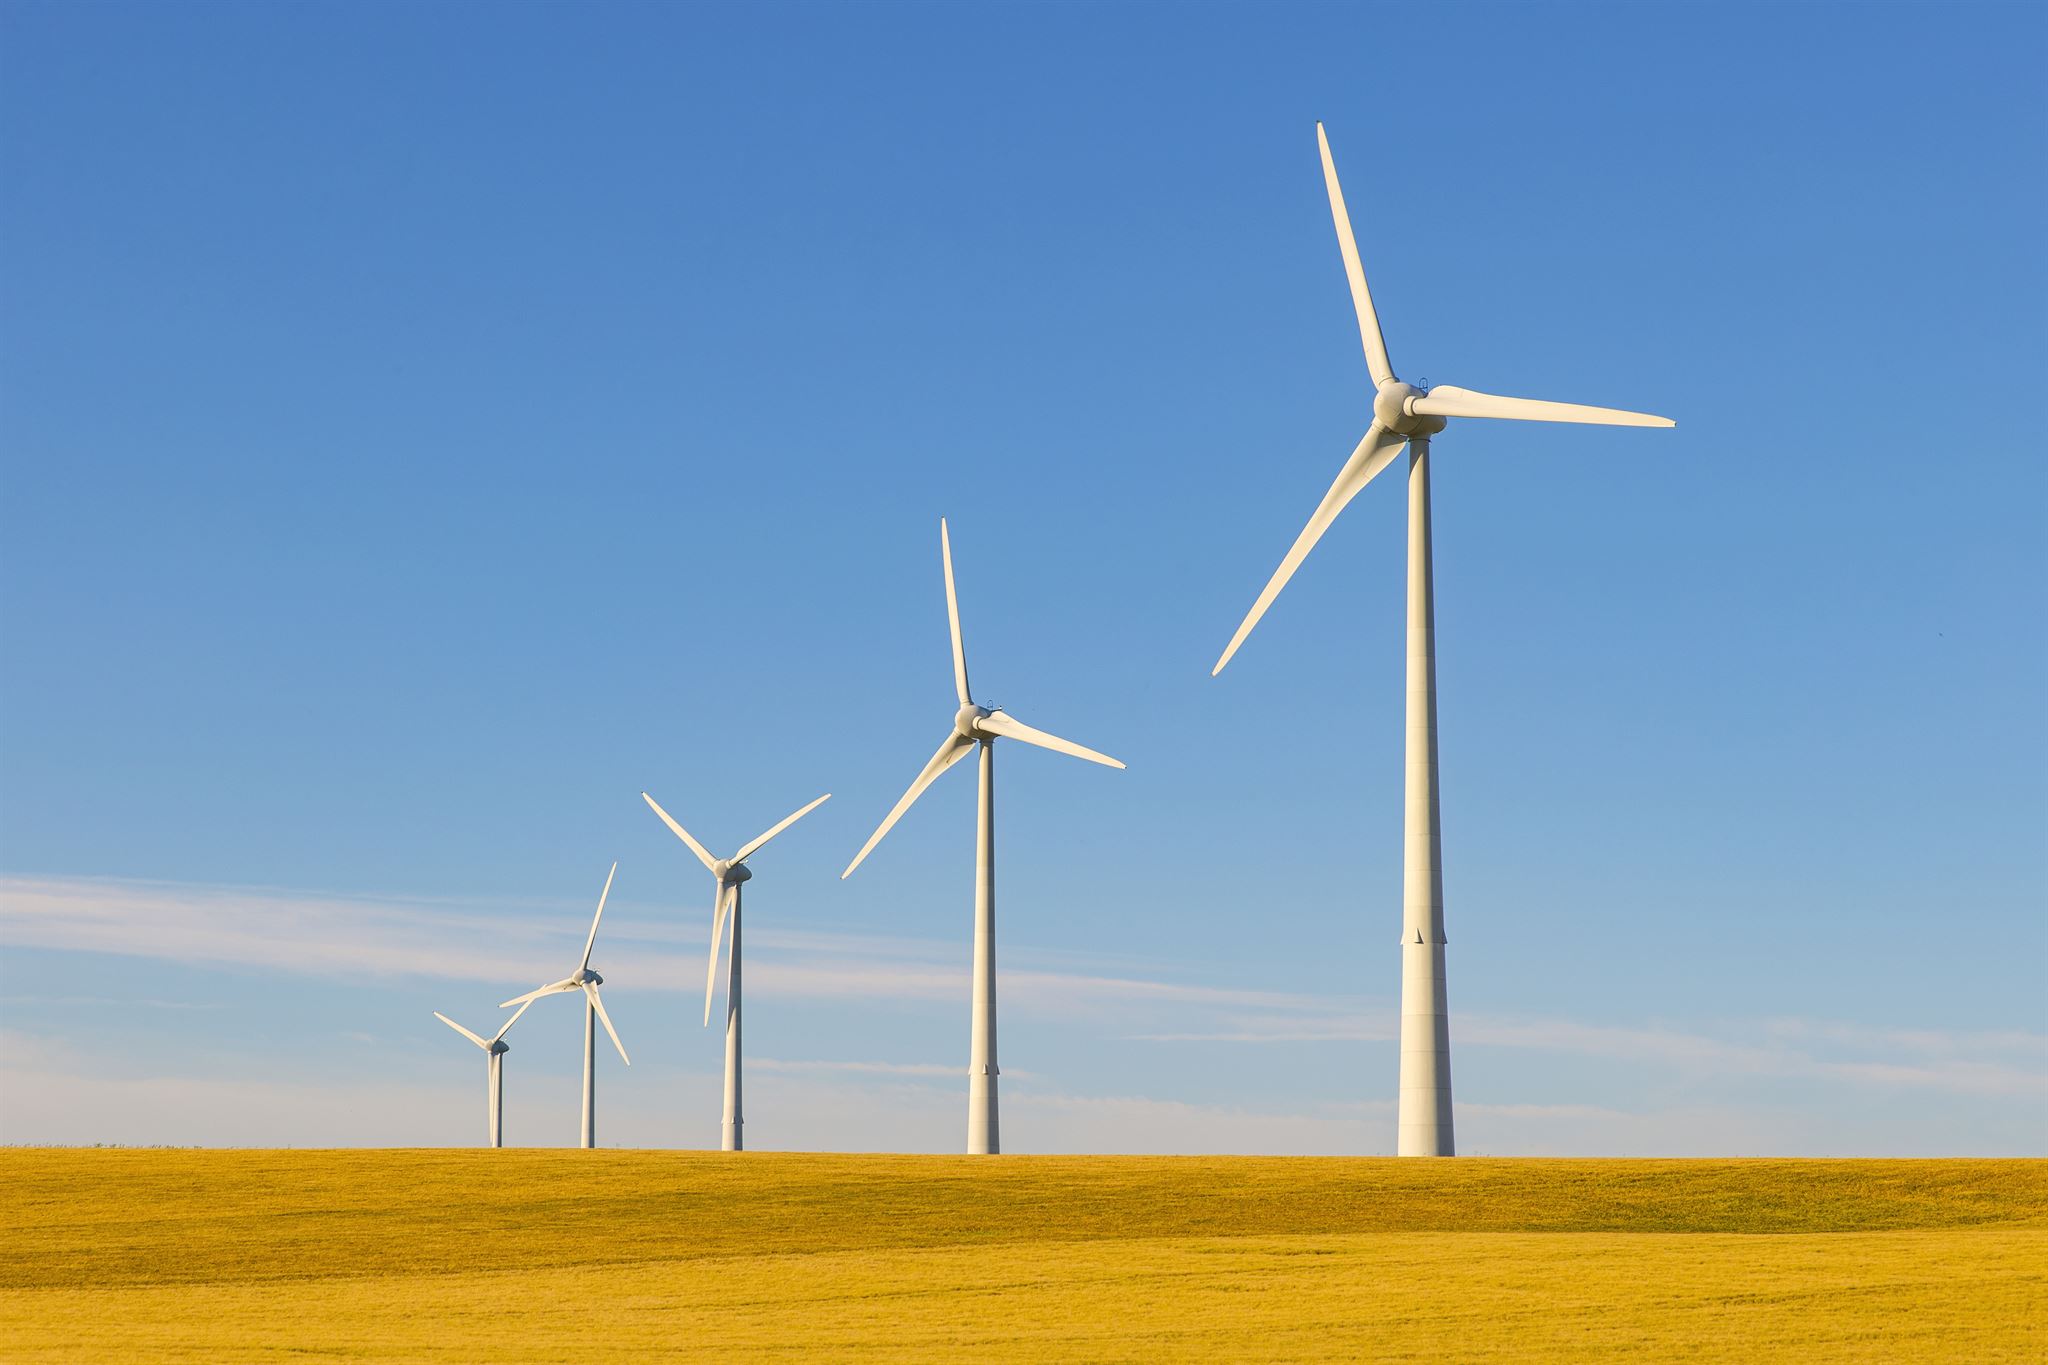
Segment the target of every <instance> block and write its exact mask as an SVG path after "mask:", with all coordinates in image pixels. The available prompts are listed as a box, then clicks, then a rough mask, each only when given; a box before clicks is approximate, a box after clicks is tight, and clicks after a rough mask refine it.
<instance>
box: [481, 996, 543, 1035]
mask: <svg viewBox="0 0 2048 1365" xmlns="http://www.w3.org/2000/svg"><path fill="white" fill-rule="evenodd" d="M532 1004H533V1001H531V1000H529V1001H527V1002H526V1004H524V1005H521V1006H520V1007H519V1010H518V1012H517V1013H515V1014H514V1015H513V1016H512V1017H511V1018H510V1019H507V1020H506V1021H505V1027H503V1028H501V1029H499V1030H498V1036H497V1037H496V1038H493V1039H491V1041H492V1042H494V1043H495V1042H499V1041H502V1040H503V1038H504V1037H505V1035H506V1034H508V1033H510V1032H511V1031H512V1026H513V1025H514V1024H516V1023H518V1022H519V1016H520V1015H521V1014H524V1013H526V1011H527V1009H528V1007H530V1006H531V1005H532Z"/></svg>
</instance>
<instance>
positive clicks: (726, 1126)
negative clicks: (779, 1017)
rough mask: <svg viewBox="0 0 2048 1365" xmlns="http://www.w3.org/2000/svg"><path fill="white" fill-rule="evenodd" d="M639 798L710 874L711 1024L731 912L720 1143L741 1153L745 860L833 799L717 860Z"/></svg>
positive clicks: (707, 990) (707, 994)
mask: <svg viewBox="0 0 2048 1365" xmlns="http://www.w3.org/2000/svg"><path fill="white" fill-rule="evenodd" d="M640 799H641V800H642V801H645V802H646V803H647V804H648V805H649V806H651V807H652V808H653V810H654V813H655V814H656V815H659V816H660V817H661V822H662V823H663V824H664V825H667V826H668V827H669V828H670V829H671V830H673V831H675V836H676V838H678V839H681V840H682V841H683V842H684V843H685V844H687V845H689V848H690V852H692V853H694V854H696V855H697V861H698V862H700V863H702V864H704V867H705V870H707V871H708V872H710V873H711V877H712V881H713V883H714V887H715V889H714V890H713V891H712V893H711V962H710V965H708V966H707V967H705V969H704V1023H705V1026H706V1027H709V1026H710V1024H711V997H712V994H713V992H715V991H716V990H717V981H718V941H719V936H720V934H721V933H722V932H723V930H724V928H725V923H726V915H727V913H728V911H730V913H731V916H732V949H731V955H730V956H729V957H728V958H727V959H726V977H725V1116H724V1117H723V1118H722V1119H721V1120H720V1121H719V1133H720V1138H719V1146H720V1148H721V1149H722V1150H724V1151H728V1152H737V1151H739V1150H740V1149H741V1147H742V1145H743V1143H742V1140H741V1137H740V1127H741V1125H742V1124H743V1123H744V1122H745V1120H744V1119H742V1118H741V1117H740V884H741V883H743V882H746V881H749V880H751V879H752V878H753V875H754V874H753V872H752V871H751V870H750V869H749V868H748V867H747V859H749V858H751V857H753V856H754V855H755V854H756V853H759V852H760V851H761V850H762V849H763V848H764V847H766V846H767V843H768V841H769V840H770V839H773V838H774V837H775V836H776V835H778V834H780V833H782V831H784V830H786V829H788V828H789V827H790V826H791V825H793V824H795V823H796V822H797V821H799V820H801V819H803V818H804V817H805V816H806V815H809V814H810V813H811V812H812V811H814V810H816V809H817V808H818V807H819V806H822V805H824V804H825V803H826V802H827V801H829V800H831V799H832V793H831V792H826V793H825V794H824V795H823V796H821V797H819V798H818V799H817V800H815V801H813V802H811V804H810V805H808V806H805V807H804V808H803V809H802V810H800V811H798V812H797V813H796V814H794V815H791V816H787V817H785V818H784V819H783V820H782V821H781V822H780V823H778V824H776V825H775V826H774V827H772V828H771V829H770V830H769V831H768V832H767V833H766V834H763V835H762V836H760V837H759V838H758V839H755V840H753V841H752V842H750V843H748V844H745V845H743V846H742V847H741V848H740V851H739V852H737V853H735V854H733V855H732V856H731V857H730V858H714V857H712V856H711V855H710V854H709V853H707V852H705V851H704V845H702V844H700V843H698V842H697V841H696V840H695V839H693V838H691V837H690V831H688V830H686V829H684V828H683V827H682V826H681V825H679V824H677V823H676V820H675V817H674V816H672V815H670V814H669V813H668V812H667V811H665V810H663V809H662V808H661V804H660V803H659V802H657V801H656V800H655V799H654V798H653V797H651V796H649V795H648V794H647V793H646V792H641V793H640Z"/></svg>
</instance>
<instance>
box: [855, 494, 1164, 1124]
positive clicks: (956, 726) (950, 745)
mask: <svg viewBox="0 0 2048 1365" xmlns="http://www.w3.org/2000/svg"><path fill="white" fill-rule="evenodd" d="M939 556H940V558H941V560H942V561H943V562H944V564H945V569H946V623H947V625H948V627H949V628H950V630H951V632H952V636H953V690H954V692H955V693H956V694H957V695H958V697H959V700H960V709H959V710H958V711H955V712H954V713H953V729H952V731H951V732H950V733H949V734H948V735H947V736H946V738H945V739H944V740H943V741H941V742H940V744H939V751H938V752H937V753H935V754H933V755H932V758H931V762H929V763H927V764H925V765H924V771H923V772H921V773H919V774H918V775H917V780H916V781H914V782H912V783H911V784H910V790H909V791H907V792H905V793H903V796H902V798H901V799H900V800H898V801H897V802H896V805H895V807H894V808H893V809H891V810H890V812H889V813H888V815H886V816H884V817H883V819H882V823H881V824H880V825H878V826H876V828H875V832H874V833H873V834H871V835H869V836H868V841H867V842H866V843H865V844H862V845H861V849H860V852H858V853H856V854H854V855H853V861H852V862H850V863H848V864H847V865H846V871H844V872H842V873H840V874H839V876H840V879H841V880H842V881H843V880H845V879H846V878H847V877H850V876H852V875H853V870H854V869H855V868H856V867H859V866H860V865H861V861H862V860H863V859H864V858H866V857H867V856H868V854H869V853H871V852H873V851H874V847H875V845H876V844H879V843H880V842H882V836H883V835H885V834H887V833H888V832H889V831H890V829H891V828H893V827H894V826H895V824H896V822H897V821H898V820H900V819H902V818H903V812H905V811H907V810H909V809H910V805H911V803H912V802H913V801H915V800H917V798H918V797H919V796H920V795H922V794H923V793H924V789H925V788H926V787H929V786H930V785H931V784H932V783H933V782H934V781H936V780H937V779H938V776H939V774H940V773H942V772H944V771H946V769H948V768H950V767H952V766H953V765H954V764H955V763H958V762H959V761H960V760H961V759H963V758H965V757H967V753H968V751H969V750H971V749H974V748H976V747H979V748H980V750H981V799H980V807H979V811H978V814H977V815H976V817H975V825H974V1006H973V1025H972V1027H973V1033H972V1037H971V1040H970V1043H969V1047H968V1061H967V1150H968V1152H970V1153H973V1154H981V1153H988V1152H999V1151H1001V1150H1002V1144H1001V1140H1000V1136H999V1134H998V1131H997V1124H996V1076H997V1075H998V1074H999V1073H998V1072H997V1069H996V770H995V761H996V760H995V753H996V741H997V740H998V739H1016V740H1022V741H1023V742H1024V743H1026V744H1035V745H1037V746H1038V747H1039V748H1041V749H1051V750H1052V751H1053V752H1055V753H1062V754H1072V755H1073V756H1074V757H1075V758H1085V759H1087V760H1088V761H1089V762H1090V763H1101V764H1104V765H1106V766H1108V767H1111V768H1121V767H1123V766H1124V765H1123V764H1121V763H1119V762H1117V761H1116V760H1115V759H1113V758H1111V757H1110V756H1109V755H1107V754H1099V753H1096V752H1095V750H1093V749H1087V748H1083V747H1082V746H1081V745H1079V744H1076V743H1074V742H1073V741H1071V740H1065V739H1061V738H1060V737H1059V736H1057V735H1049V734H1047V733H1046V732H1045V731H1043V730H1034V729H1032V728H1031V727H1030V726H1029V725H1026V724H1024V723H1023V722H1022V721H1018V720H1013V719H1011V717H1010V716H1009V715H1008V714H1007V713H1005V712H1003V711H1000V710H997V709H996V708H994V707H992V706H978V705H976V704H975V702H974V700H973V694H972V693H971V692H970V691H969V690H968V686H967V650H966V647H965V646H964V645H962V644H961V642H960V603H959V599H958V598H957V597H956V596H955V594H954V591H953V542H952V539H951V537H950V536H949V534H948V533H947V530H946V521H945V518H943V517H941V518H940V519H939Z"/></svg>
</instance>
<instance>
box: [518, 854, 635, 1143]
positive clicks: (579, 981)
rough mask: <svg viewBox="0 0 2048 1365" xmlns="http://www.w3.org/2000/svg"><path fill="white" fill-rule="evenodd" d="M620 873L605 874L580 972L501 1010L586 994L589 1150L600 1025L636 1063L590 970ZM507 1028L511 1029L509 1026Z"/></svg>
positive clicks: (627, 1060)
mask: <svg viewBox="0 0 2048 1365" xmlns="http://www.w3.org/2000/svg"><path fill="white" fill-rule="evenodd" d="M618 872H619V865H618V864H617V863H613V864H612V870H611V871H610V872H607V873H606V874H605V878H604V890H603V891H601V892H599V893H598V897H597V913H596V914H595V915H593V916H592V917H591V920H590V937H589V938H587V939H585V940H584V941H583V961H582V962H580V963H578V964H577V967H576V970H575V971H574V972H573V973H571V974H570V975H568V976H565V977H563V978H562V979H561V980H560V981H556V982H553V983H552V984H550V985H546V986H541V987H537V988H536V989H534V990H530V991H528V992H527V993H526V994H524V995H515V996H513V997H512V998H511V999H510V1000H507V1001H506V1002H505V1003H504V1004H503V1005H501V1006H499V1008H500V1009H510V1008H511V1007H512V1006H514V1005H518V1006H519V1007H520V1008H521V1009H524V1008H525V1007H526V1006H527V1005H530V1004H532V1003H533V1002H534V1001H536V1000H538V999H540V998H541V997H542V996H544V995H562V994H564V993H566V992H569V991H579V990H580V991H582V992H583V1145H584V1146H585V1147H595V1146H597V1026H598V1023H599V1022H600V1021H602V1022H603V1024H604V1031H605V1032H606V1033H609V1034H610V1035H611V1036H612V1046H613V1047H615V1048H617V1049H618V1050H619V1060H620V1061H622V1062H624V1063H625V1064H626V1065H627V1066H631V1065H633V1059H632V1058H631V1057H628V1056H627V1055H626V1045H625V1044H624V1043H622V1042H620V1041H619V1031H618V1030H617V1029H615V1028H613V1027H612V1017H611V1016H610V1015H609V1014H606V1013H605V1012H604V1001H603V1000H602V999H600V998H599V997H598V994H597V988H598V987H599V986H600V985H602V984H603V982H604V978H603V977H601V976H599V975H598V974H597V973H596V972H593V971H592V970H590V950H591V949H592V948H593V947H595V946H596V944H597V926H598V922H599V921H600V920H602V919H603V918H604V901H605V897H606V896H609V895H611V893H612V878H613V877H615V876H617V875H618ZM513 1017H514V1018H517V1017H518V1016H517V1015H514V1016H513ZM507 1027H510V1026H509V1025H508V1026H507Z"/></svg>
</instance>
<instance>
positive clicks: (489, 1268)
mask: <svg viewBox="0 0 2048 1365" xmlns="http://www.w3.org/2000/svg"><path fill="white" fill-rule="evenodd" d="M0 1188H4V1190H5V1191H6V1193H5V1198H4V1202H0V1220H4V1228H0V1248H4V1250H0V1360H4V1361H7V1362H10V1365H30V1363H31V1362H47V1361H77V1360H106V1361H121V1362H131V1361H132V1362H154V1361H206V1362H239V1361H283V1360H292V1361H305V1360H349V1361H461V1362H484V1361H490V1362H526V1361H534V1362H540V1361H546V1362H559V1361H573V1362H579V1363H580V1362H601V1361H628V1360H632V1361H645V1360H709V1359H713V1358H718V1357H728V1358H733V1359H749V1358H751V1359H789V1358H797V1357H819V1358H829V1359H837V1360H919V1359H926V1360H993V1359H1011V1360H1048V1361H1051V1360H1059V1361H1065V1360H1132V1361H1169V1360H1193V1359H1230V1360H1345V1359H1370V1360H1430V1361H1508V1360H1515V1361H1523V1360H1538V1361H1551V1360H1555V1361H1602V1360H1631V1361H1643V1360H1687V1361H1731V1362H1732V1361H1743V1362H1749V1361H1757V1360H1788V1361H1801V1362H1826V1361H1902V1360H1929V1361H1944V1362H1951V1361H1952V1362H1964V1361H1969V1362H1989V1361H2005V1360H2011V1361H2026V1362H2034V1363H2036V1365H2038V1362H2040V1361H2042V1360H2044V1359H2048V1162H2040V1161H1522V1160H1470V1159H1460V1160H1456V1161H1445V1162H1424V1161H1409V1162H1401V1161H1393V1160H1383V1159H1379V1160H1364V1159H1359V1160H1350V1159H1330V1158H1269V1157H1255V1158H1168V1157H1014V1156H1005V1157H996V1158H979V1159H974V1158H961V1157H906V1156H825V1155H785V1154H767V1153H747V1154H745V1155H740V1156H725V1155H721V1154H718V1153H707V1152H612V1151H598V1152H581V1151H560V1150H555V1151H525V1150H508V1151H501V1152H492V1151H327V1152H307V1151H291V1152H277V1151H248V1152H231V1151H183V1150H179V1151H139V1150H108V1151H97V1150H70V1149H59V1150H52V1149H8V1150H0Z"/></svg>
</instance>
